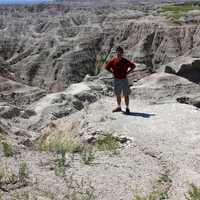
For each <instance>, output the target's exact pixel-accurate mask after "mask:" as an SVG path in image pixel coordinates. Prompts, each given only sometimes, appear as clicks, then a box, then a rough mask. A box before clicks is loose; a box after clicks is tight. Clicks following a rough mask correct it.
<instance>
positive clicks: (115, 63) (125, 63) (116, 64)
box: [105, 57, 136, 79]
mask: <svg viewBox="0 0 200 200" xmlns="http://www.w3.org/2000/svg"><path fill="white" fill-rule="evenodd" d="M135 67H136V66H135V64H134V63H132V62H130V61H129V60H127V59H126V58H123V57H122V58H121V60H118V58H116V57H114V58H112V59H111V60H110V61H109V62H108V63H107V64H106V67H105V68H106V69H107V70H112V72H113V75H114V78H117V79H125V78H126V75H127V71H128V69H129V68H132V69H135Z"/></svg>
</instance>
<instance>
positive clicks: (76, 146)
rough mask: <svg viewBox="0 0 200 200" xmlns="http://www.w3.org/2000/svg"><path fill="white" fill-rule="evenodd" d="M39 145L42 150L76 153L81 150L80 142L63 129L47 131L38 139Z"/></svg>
mask: <svg viewBox="0 0 200 200" xmlns="http://www.w3.org/2000/svg"><path fill="white" fill-rule="evenodd" d="M37 147H38V149H39V150H41V151H52V152H56V153H58V154H62V155H63V154H65V153H76V152H80V151H81V145H80V143H79V142H78V141H77V140H75V139H74V138H73V137H72V136H70V135H68V134H66V133H65V132H63V131H56V130H55V131H52V132H48V133H46V134H45V135H44V136H42V137H41V138H40V139H39V140H38V141H37Z"/></svg>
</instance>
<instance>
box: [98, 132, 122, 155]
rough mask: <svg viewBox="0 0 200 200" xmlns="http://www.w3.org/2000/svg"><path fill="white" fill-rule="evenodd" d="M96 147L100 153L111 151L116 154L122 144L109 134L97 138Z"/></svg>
mask: <svg viewBox="0 0 200 200" xmlns="http://www.w3.org/2000/svg"><path fill="white" fill-rule="evenodd" d="M96 147H97V149H98V150H100V151H111V152H114V153H115V152H116V150H117V149H118V148H119V147H120V143H119V141H118V140H117V138H116V137H114V136H113V135H112V134H110V133H108V134H106V135H105V136H101V137H99V138H97V141H96Z"/></svg>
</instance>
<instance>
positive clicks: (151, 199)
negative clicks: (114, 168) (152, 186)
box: [133, 193, 160, 200]
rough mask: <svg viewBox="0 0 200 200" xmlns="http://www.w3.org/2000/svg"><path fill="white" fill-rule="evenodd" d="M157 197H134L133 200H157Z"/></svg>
mask: <svg viewBox="0 0 200 200" xmlns="http://www.w3.org/2000/svg"><path fill="white" fill-rule="evenodd" d="M158 199H159V198H158V196H157V194H156V193H151V194H149V195H148V196H140V195H136V196H135V197H134V198H133V200H158ZM159 200H160V199H159Z"/></svg>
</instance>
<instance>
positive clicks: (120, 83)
mask: <svg viewBox="0 0 200 200" xmlns="http://www.w3.org/2000/svg"><path fill="white" fill-rule="evenodd" d="M123 54H124V50H123V48H122V47H120V46H119V47H117V48H116V56H115V57H113V58H112V59H111V60H110V61H109V62H108V63H107V64H106V66H105V68H106V69H107V70H108V71H109V72H111V73H112V74H113V76H114V93H115V95H116V98H117V105H118V106H117V108H115V109H114V110H113V112H121V111H122V109H121V93H122V92H123V96H124V100H125V104H126V114H129V113H130V110H129V94H130V89H129V83H128V79H127V75H128V74H129V73H131V72H132V71H133V70H134V69H135V67H136V66H135V64H134V63H132V62H130V61H129V60H127V59H126V58H124V57H123Z"/></svg>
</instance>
